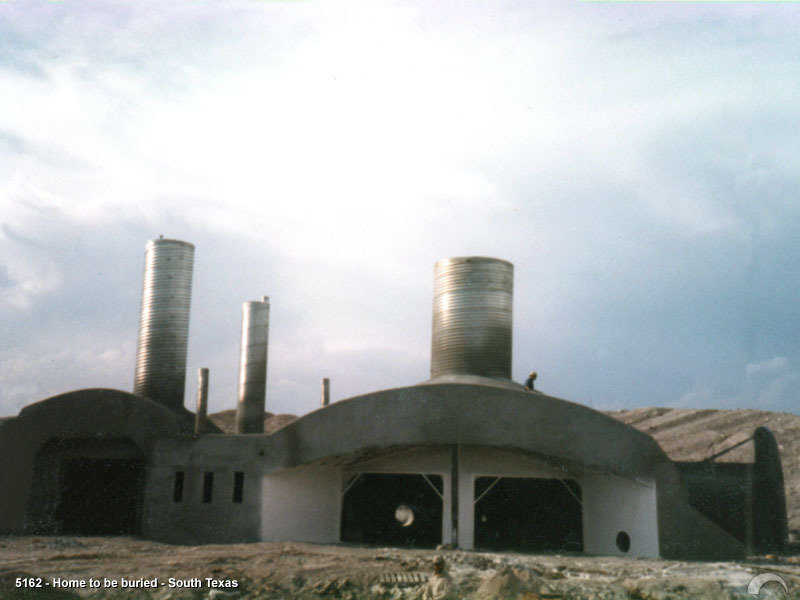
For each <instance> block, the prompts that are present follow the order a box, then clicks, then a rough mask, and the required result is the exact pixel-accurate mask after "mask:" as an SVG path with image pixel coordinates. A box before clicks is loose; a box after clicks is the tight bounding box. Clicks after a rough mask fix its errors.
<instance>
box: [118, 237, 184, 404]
mask: <svg viewBox="0 0 800 600" xmlns="http://www.w3.org/2000/svg"><path fill="white" fill-rule="evenodd" d="M144 261H145V266H144V283H143V286H142V311H141V317H140V321H139V344H138V348H137V350H136V374H135V376H134V382H133V393H134V394H136V395H139V396H144V397H146V398H150V399H151V400H155V401H156V402H159V403H160V404H163V405H164V406H166V407H168V408H171V409H172V410H180V409H182V408H183V392H184V386H185V383H186V353H187V349H188V343H189V310H190V306H191V299H192V269H193V266H194V245H192V244H190V243H189V242H183V241H181V240H170V239H164V238H163V237H162V238H159V239H156V240H150V241H149V242H148V243H147V246H146V248H145V255H144Z"/></svg>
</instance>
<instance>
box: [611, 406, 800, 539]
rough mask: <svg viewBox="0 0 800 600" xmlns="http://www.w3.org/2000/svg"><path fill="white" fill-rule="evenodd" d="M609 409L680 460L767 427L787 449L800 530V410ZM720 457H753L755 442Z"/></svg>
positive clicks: (787, 482)
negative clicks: (795, 412)
mask: <svg viewBox="0 0 800 600" xmlns="http://www.w3.org/2000/svg"><path fill="white" fill-rule="evenodd" d="M607 414H609V415H610V416H612V417H614V418H616V419H619V420H620V421H622V422H623V423H627V424H628V425H632V426H633V427H636V428H637V429H639V430H640V431H643V432H644V433H646V434H648V435H651V436H652V437H653V438H654V439H655V440H656V442H658V444H659V445H660V446H661V448H662V449H663V450H664V452H666V454H667V456H669V457H670V458H671V459H672V460H675V461H698V460H703V459H706V458H709V457H711V456H713V455H715V454H717V453H719V452H722V451H724V450H727V449H728V448H731V447H733V446H735V445H736V444H738V443H740V442H743V441H745V440H747V439H748V438H749V437H751V436H752V435H753V431H755V429H756V428H757V427H767V428H768V429H769V430H770V431H772V433H773V434H774V435H775V439H776V440H777V441H778V448H779V449H780V453H781V463H782V465H783V481H784V487H785V489H786V510H787V512H788V516H789V529H790V530H794V531H795V532H798V531H800V415H795V414H790V413H779V412H768V411H764V410H744V409H741V410H697V409H689V408H636V409H633V410H620V411H613V412H608V413H607ZM715 460H717V461H719V462H752V461H753V444H752V443H745V444H742V445H741V446H739V447H738V448H735V449H733V450H731V451H730V452H728V453H726V454H723V455H722V456H719V457H718V458H716V459H715Z"/></svg>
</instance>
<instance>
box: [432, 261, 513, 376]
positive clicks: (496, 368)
mask: <svg viewBox="0 0 800 600" xmlns="http://www.w3.org/2000/svg"><path fill="white" fill-rule="evenodd" d="M433 288H434V289H433V336H432V340H431V378H434V377H439V376H442V375H479V376H483V377H495V378H505V379H510V378H511V326H512V312H513V311H512V308H513V301H514V265H512V264H511V263H510V262H508V261H505V260H500V259H497V258H486V257H483V256H464V257H457V258H444V259H442V260H440V261H438V262H437V263H436V266H435V267H434V285H433Z"/></svg>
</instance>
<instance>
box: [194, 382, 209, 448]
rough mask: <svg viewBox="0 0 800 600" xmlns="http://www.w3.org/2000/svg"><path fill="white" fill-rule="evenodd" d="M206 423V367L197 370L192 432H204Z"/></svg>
mask: <svg viewBox="0 0 800 600" xmlns="http://www.w3.org/2000/svg"><path fill="white" fill-rule="evenodd" d="M207 423H208V369H207V368H206V367H203V368H201V369H198V370H197V413H196V414H195V417H194V432H195V433H196V434H198V435H199V434H201V433H205V431H206V425H207Z"/></svg>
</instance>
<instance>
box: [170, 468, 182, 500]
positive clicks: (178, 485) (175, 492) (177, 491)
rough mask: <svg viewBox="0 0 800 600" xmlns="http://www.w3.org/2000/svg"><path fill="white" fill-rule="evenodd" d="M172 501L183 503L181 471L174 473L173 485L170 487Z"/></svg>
mask: <svg viewBox="0 0 800 600" xmlns="http://www.w3.org/2000/svg"><path fill="white" fill-rule="evenodd" d="M172 501H173V502H181V501H183V471H175V483H174V485H173V486H172Z"/></svg>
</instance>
